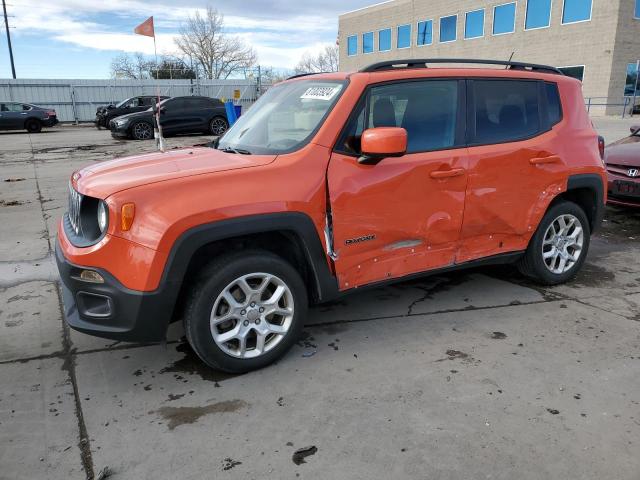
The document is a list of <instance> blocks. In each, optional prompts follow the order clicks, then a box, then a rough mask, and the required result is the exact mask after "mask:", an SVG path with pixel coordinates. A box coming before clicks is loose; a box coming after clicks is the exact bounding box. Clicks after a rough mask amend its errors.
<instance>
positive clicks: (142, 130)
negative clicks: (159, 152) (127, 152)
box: [133, 122, 153, 140]
mask: <svg viewBox="0 0 640 480" xmlns="http://www.w3.org/2000/svg"><path fill="white" fill-rule="evenodd" d="M133 136H134V137H135V138H137V139H138V140H148V139H150V138H151V137H153V129H152V128H151V125H149V124H148V123H146V122H140V123H136V124H135V125H134V126H133Z"/></svg>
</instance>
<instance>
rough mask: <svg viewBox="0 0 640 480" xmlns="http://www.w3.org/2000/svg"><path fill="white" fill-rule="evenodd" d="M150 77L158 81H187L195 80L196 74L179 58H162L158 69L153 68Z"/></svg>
mask: <svg viewBox="0 0 640 480" xmlns="http://www.w3.org/2000/svg"><path fill="white" fill-rule="evenodd" d="M150 76H151V78H156V79H160V80H169V79H174V78H175V79H182V80H188V79H194V78H196V72H195V71H194V69H193V68H191V67H190V66H189V65H187V64H186V63H185V62H184V60H182V59H181V58H175V57H168V56H163V57H162V60H161V61H160V63H159V65H158V67H157V68H156V67H155V66H154V67H153V70H152V71H151V72H150Z"/></svg>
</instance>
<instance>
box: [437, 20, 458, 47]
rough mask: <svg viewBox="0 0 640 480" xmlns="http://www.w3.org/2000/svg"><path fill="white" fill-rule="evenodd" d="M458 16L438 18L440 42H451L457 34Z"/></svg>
mask: <svg viewBox="0 0 640 480" xmlns="http://www.w3.org/2000/svg"><path fill="white" fill-rule="evenodd" d="M457 23H458V16H457V15H451V16H450V17H442V18H441V19H440V43H445V42H453V41H455V39H456V36H457V30H456V28H457Z"/></svg>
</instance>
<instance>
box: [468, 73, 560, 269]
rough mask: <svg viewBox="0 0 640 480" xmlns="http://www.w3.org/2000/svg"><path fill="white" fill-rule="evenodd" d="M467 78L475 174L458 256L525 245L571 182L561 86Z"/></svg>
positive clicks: (471, 170)
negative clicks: (560, 129) (561, 129)
mask: <svg viewBox="0 0 640 480" xmlns="http://www.w3.org/2000/svg"><path fill="white" fill-rule="evenodd" d="M467 84H468V89H467V98H468V100H469V107H470V108H469V116H468V120H467V128H468V144H469V166H468V169H469V182H468V187H467V193H466V201H465V212H464V222H463V225H462V233H461V249H460V252H459V255H458V261H459V262H464V261H469V260H473V259H476V258H481V257H487V256H492V255H497V254H501V253H507V252H512V251H518V250H524V249H525V248H526V247H527V244H528V241H529V238H530V236H531V235H532V234H533V232H534V231H535V229H536V227H537V223H538V221H539V219H540V218H541V217H542V215H543V214H544V211H545V210H546V207H547V205H548V203H549V201H550V199H552V198H553V197H554V196H555V195H556V194H557V192H558V191H559V190H558V189H564V185H565V183H566V164H565V159H564V158H563V152H562V150H561V147H560V145H561V139H559V137H558V135H557V132H556V131H555V130H557V129H554V128H553V127H554V124H557V123H558V122H560V120H561V116H562V113H561V110H560V106H559V100H558V96H557V95H558V94H557V86H556V85H555V84H552V83H546V82H543V81H537V80H524V79H522V80H519V79H504V78H501V79H489V78H487V79H474V80H468V82H467ZM552 97H554V98H552ZM549 98H552V100H554V102H553V105H555V108H549V105H550V104H551V102H549V100H548V99H549Z"/></svg>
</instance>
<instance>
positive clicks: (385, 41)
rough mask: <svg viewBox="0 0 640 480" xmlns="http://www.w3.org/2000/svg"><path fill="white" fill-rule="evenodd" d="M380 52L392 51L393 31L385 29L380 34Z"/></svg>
mask: <svg viewBox="0 0 640 480" xmlns="http://www.w3.org/2000/svg"><path fill="white" fill-rule="evenodd" d="M378 50H380V51H381V52H386V51H387V50H391V29H390V28H385V29H384V30H380V31H379V32H378Z"/></svg>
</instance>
